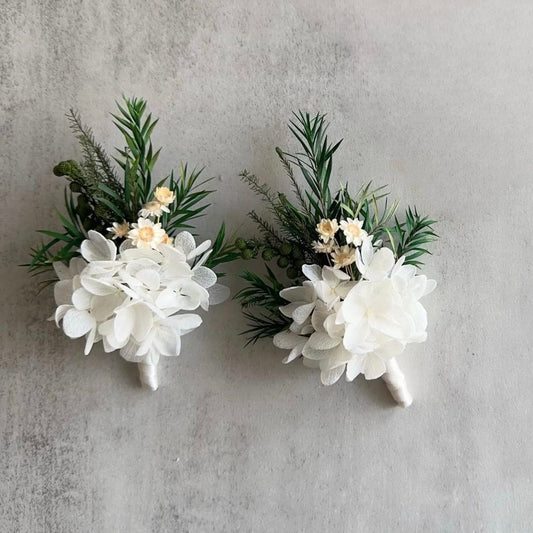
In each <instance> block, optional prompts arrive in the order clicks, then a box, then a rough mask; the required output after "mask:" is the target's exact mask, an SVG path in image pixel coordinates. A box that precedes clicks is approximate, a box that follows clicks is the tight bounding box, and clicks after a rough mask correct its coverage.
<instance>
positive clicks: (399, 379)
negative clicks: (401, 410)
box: [381, 357, 413, 407]
mask: <svg viewBox="0 0 533 533" xmlns="http://www.w3.org/2000/svg"><path fill="white" fill-rule="evenodd" d="M381 377H382V378H383V381H384V382H385V383H386V384H387V389H389V392H390V393H391V394H392V397H393V398H394V399H395V400H396V402H397V403H398V405H400V406H401V407H409V406H410V405H411V404H412V403H413V397H412V396H411V394H410V393H409V390H408V389H407V382H406V381H405V375H404V373H403V372H402V371H401V370H400V367H399V366H398V361H396V359H395V358H394V357H393V358H392V359H390V360H389V361H388V363H387V372H385V374H383V376H381Z"/></svg>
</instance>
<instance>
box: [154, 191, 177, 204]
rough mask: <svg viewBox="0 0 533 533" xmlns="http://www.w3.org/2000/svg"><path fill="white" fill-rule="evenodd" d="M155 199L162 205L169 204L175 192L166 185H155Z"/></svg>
mask: <svg viewBox="0 0 533 533" xmlns="http://www.w3.org/2000/svg"><path fill="white" fill-rule="evenodd" d="M154 196H155V199H156V200H157V201H158V202H159V203H160V204H162V205H164V206H167V205H170V204H171V203H172V202H173V201H174V200H175V198H176V196H175V194H174V193H173V192H172V191H171V190H170V189H169V188H168V187H156V189H155V192H154Z"/></svg>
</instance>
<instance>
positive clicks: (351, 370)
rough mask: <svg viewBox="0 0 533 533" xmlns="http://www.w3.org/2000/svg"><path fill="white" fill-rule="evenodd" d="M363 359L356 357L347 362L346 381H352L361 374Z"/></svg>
mask: <svg viewBox="0 0 533 533" xmlns="http://www.w3.org/2000/svg"><path fill="white" fill-rule="evenodd" d="M363 362H364V358H363V357H359V356H356V357H354V358H353V359H352V360H350V361H348V363H347V365H346V381H353V380H354V379H355V378H356V377H357V376H358V375H359V374H361V373H362V372H363Z"/></svg>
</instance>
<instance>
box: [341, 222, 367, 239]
mask: <svg viewBox="0 0 533 533" xmlns="http://www.w3.org/2000/svg"><path fill="white" fill-rule="evenodd" d="M341 230H342V231H343V232H344V236H345V237H346V242H347V243H348V244H353V245H354V246H360V245H361V244H362V243H363V241H364V240H365V239H366V238H367V237H368V233H367V232H366V231H365V230H364V229H363V221H362V220H358V219H355V220H354V219H353V218H348V219H347V220H341Z"/></svg>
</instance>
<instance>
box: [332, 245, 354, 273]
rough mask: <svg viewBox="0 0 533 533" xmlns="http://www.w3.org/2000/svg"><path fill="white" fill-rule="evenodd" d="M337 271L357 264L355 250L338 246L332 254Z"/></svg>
mask: <svg viewBox="0 0 533 533" xmlns="http://www.w3.org/2000/svg"><path fill="white" fill-rule="evenodd" d="M331 258H332V259H333V263H334V267H333V268H336V269H339V268H342V267H345V266H348V265H351V264H352V263H354V262H355V249H354V248H352V247H350V246H348V245H346V246H338V247H337V248H335V251H334V252H333V253H332V254H331Z"/></svg>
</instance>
